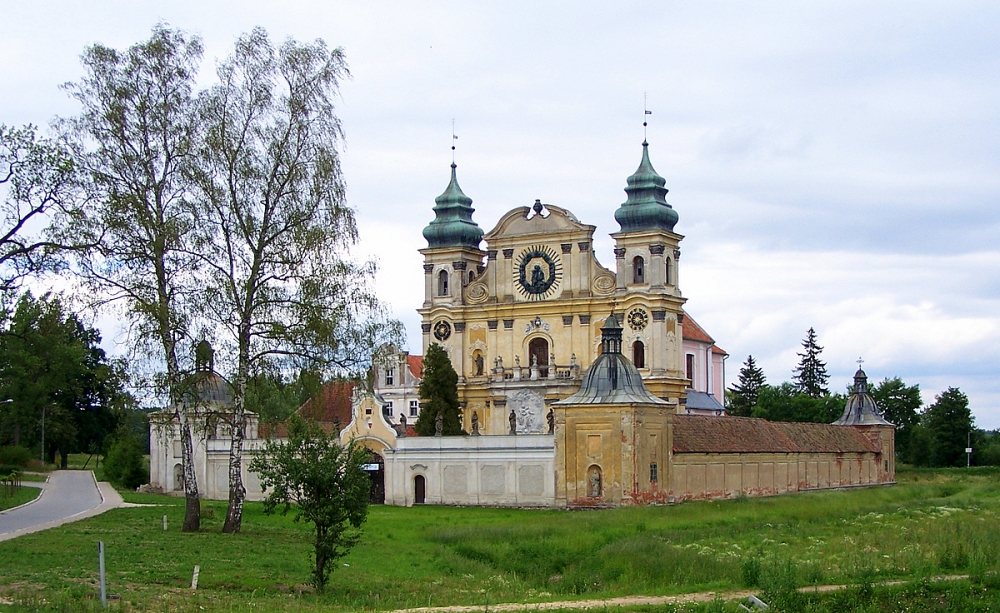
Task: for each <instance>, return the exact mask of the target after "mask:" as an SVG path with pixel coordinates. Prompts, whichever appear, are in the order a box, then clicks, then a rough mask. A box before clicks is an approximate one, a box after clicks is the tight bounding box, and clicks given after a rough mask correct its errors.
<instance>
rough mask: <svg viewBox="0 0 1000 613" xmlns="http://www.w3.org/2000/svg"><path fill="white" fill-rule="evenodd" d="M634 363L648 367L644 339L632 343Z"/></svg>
mask: <svg viewBox="0 0 1000 613" xmlns="http://www.w3.org/2000/svg"><path fill="white" fill-rule="evenodd" d="M632 363H633V364H635V367H636V368H646V345H644V344H643V342H642V341H636V342H635V343H633V344H632Z"/></svg>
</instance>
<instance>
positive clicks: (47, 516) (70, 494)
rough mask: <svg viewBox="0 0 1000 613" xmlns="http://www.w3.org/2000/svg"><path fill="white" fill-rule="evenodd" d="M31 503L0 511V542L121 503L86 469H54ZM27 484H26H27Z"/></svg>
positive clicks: (96, 512) (99, 511)
mask: <svg viewBox="0 0 1000 613" xmlns="http://www.w3.org/2000/svg"><path fill="white" fill-rule="evenodd" d="M27 483H28V484H26V487H30V485H40V486H42V495H41V496H39V497H38V499H37V500H35V501H34V502H32V503H31V504H28V505H25V506H23V507H18V508H17V509H11V510H9V511H4V512H3V513H0V541H3V540H7V539H10V538H15V537H18V536H21V535H22V534H28V533H30V532H37V531H38V530H45V529H46V528H53V527H55V526H59V525H62V524H64V523H67V522H70V521H77V520H79V519H83V518H85V517H92V516H94V515H97V514H98V513H103V512H104V511H106V510H108V509H110V508H114V507H116V506H119V505H121V497H120V496H118V494H117V492H114V490H113V489H112V488H110V487H109V486H107V485H106V484H101V485H102V486H104V487H98V484H97V483H96V482H95V481H94V473H92V472H91V471H89V470H57V471H55V472H53V473H51V475H50V476H49V480H48V482H46V483H44V484H42V483H37V484H31V483H30V482H27ZM29 484H30V485H29Z"/></svg>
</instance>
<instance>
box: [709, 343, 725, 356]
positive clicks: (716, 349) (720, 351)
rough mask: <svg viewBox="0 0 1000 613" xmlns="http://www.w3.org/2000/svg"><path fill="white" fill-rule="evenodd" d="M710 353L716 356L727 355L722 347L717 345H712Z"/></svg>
mask: <svg viewBox="0 0 1000 613" xmlns="http://www.w3.org/2000/svg"><path fill="white" fill-rule="evenodd" d="M712 353H715V354H718V355H729V352H727V351H726V350H725V349H723V348H722V347H719V346H718V345H712Z"/></svg>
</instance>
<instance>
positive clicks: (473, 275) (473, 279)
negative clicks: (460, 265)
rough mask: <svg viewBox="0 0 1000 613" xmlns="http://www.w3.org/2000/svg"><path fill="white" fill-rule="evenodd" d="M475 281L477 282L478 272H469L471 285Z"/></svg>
mask: <svg viewBox="0 0 1000 613" xmlns="http://www.w3.org/2000/svg"><path fill="white" fill-rule="evenodd" d="M475 280H476V271H474V270H470V271H469V283H472V282H473V281H475Z"/></svg>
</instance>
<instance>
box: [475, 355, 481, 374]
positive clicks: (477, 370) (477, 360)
mask: <svg viewBox="0 0 1000 613" xmlns="http://www.w3.org/2000/svg"><path fill="white" fill-rule="evenodd" d="M476 376H477V377H481V376H483V354H481V353H477V354H476Z"/></svg>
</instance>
